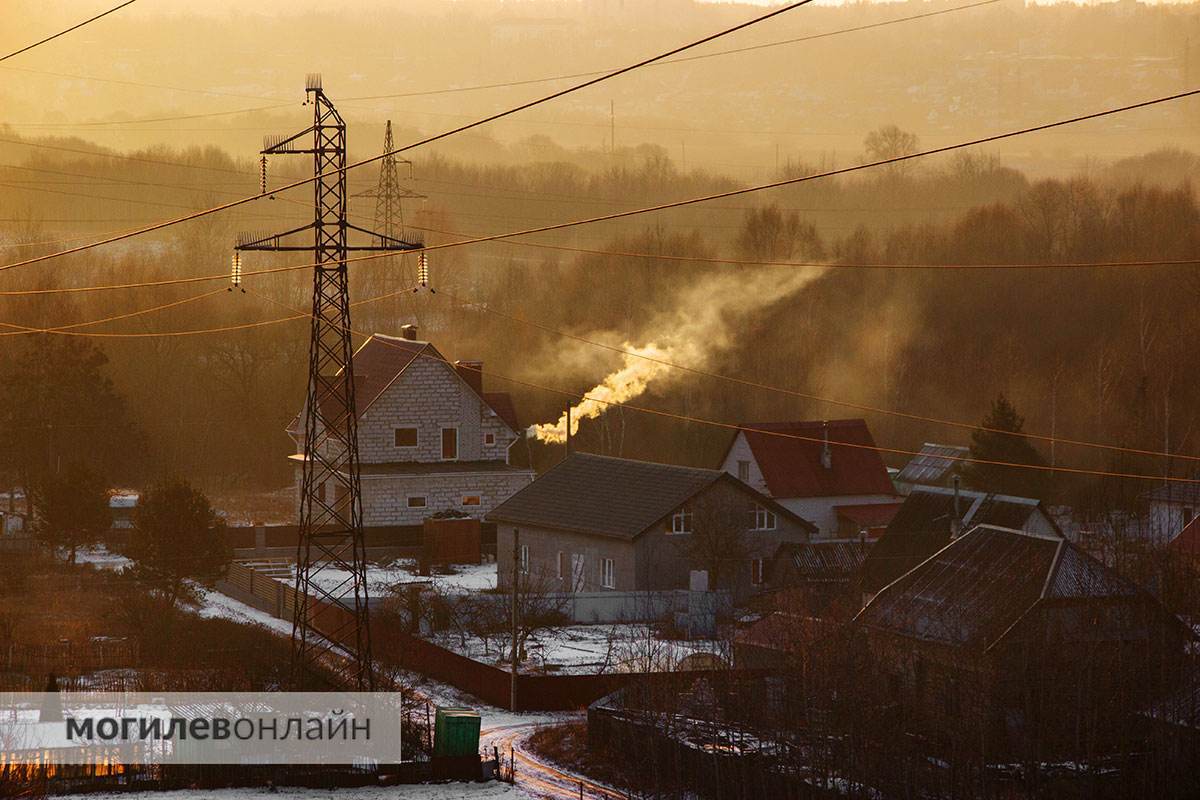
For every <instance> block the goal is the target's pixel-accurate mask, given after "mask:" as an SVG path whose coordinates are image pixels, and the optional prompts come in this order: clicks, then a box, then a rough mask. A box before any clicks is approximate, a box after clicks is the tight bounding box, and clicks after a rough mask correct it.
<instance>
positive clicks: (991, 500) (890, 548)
mask: <svg viewBox="0 0 1200 800" xmlns="http://www.w3.org/2000/svg"><path fill="white" fill-rule="evenodd" d="M958 494H959V502H958V508H959V513H960V514H961V515H962V524H963V528H964V529H966V528H969V527H973V526H975V525H996V526H999V527H1004V528H1023V527H1024V526H1025V525H1026V524H1028V522H1029V518H1030V517H1031V516H1032V515H1033V514H1035V513H1037V512H1038V508H1039V505H1040V504H1039V503H1038V501H1037V500H1033V499H1031V498H1027V497H1012V496H1009V495H989V494H984V493H983V492H974V491H966V490H960V491H959V493H958ZM953 520H954V490H953V489H944V488H940V487H933V486H922V487H918V488H917V489H914V490H913V492H912V493H911V494H910V495H909V496H908V497H906V498H905V500H904V504H903V505H902V506H900V510H899V511H897V512H896V516H895V517H893V518H892V521H891V523H890V524H889V525H888V528H887V530H886V531H885V532H884V534H883V535H882V536H880V537H879V540H878V541H877V542H876V543H875V546H874V547H873V548H872V550H871V553H870V555H868V556H867V561H866V563H865V564H864V565H863V570H862V575H863V579H862V588H863V590H864V591H866V592H877V591H879V590H880V589H882V588H883V587H884V586H886V585H887V584H889V583H891V582H892V581H894V580H895V579H896V578H899V577H900V576H901V575H903V574H904V573H906V572H908V571H909V570H910V569H912V568H913V567H915V566H917V565H918V564H920V563H921V562H922V561H924V560H925V559H927V558H929V556H931V555H933V554H934V553H936V552H937V551H938V550H940V549H941V548H943V547H945V546H946V545H947V544H948V543H949V542H950V533H951V528H952V522H953Z"/></svg>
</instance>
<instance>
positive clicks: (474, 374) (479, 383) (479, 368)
mask: <svg viewBox="0 0 1200 800" xmlns="http://www.w3.org/2000/svg"><path fill="white" fill-rule="evenodd" d="M454 369H455V370H457V371H458V374H459V375H460V376H461V377H462V379H463V380H464V381H466V382H467V384H468V385H470V387H471V388H472V389H474V390H475V393H476V394H479V395H482V394H483V362H482V361H455V362H454Z"/></svg>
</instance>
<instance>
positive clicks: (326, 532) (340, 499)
mask: <svg viewBox="0 0 1200 800" xmlns="http://www.w3.org/2000/svg"><path fill="white" fill-rule="evenodd" d="M305 92H306V95H307V102H309V103H311V104H312V106H313V124H312V126H311V127H309V128H307V129H305V130H303V131H301V132H299V133H297V134H294V135H292V136H282V137H269V138H268V139H267V140H266V143H265V147H264V148H263V150H262V154H263V155H264V156H266V155H284V154H309V153H311V154H312V155H313V169H314V175H315V176H316V181H315V182H314V192H313V200H314V206H315V209H314V217H313V221H312V223H311V224H308V225H304V226H302V227H299V228H294V229H292V230H289V231H284V232H283V233H277V234H269V235H252V236H251V235H242V236H240V237H239V239H238V244H237V249H238V250H239V251H245V250H271V251H311V252H312V253H313V255H314V256H315V257H314V258H313V262H314V270H313V301H312V323H311V338H310V342H309V354H308V394H307V397H306V399H305V404H304V452H303V453H302V454H301V456H302V457H303V480H302V482H301V490H300V540H299V546H298V548H297V553H296V585H297V589H298V590H299V591H298V597H297V602H296V609H295V612H294V616H293V618H292V683H293V686H294V687H295V688H303V687H304V684H305V676H306V674H307V672H308V671H309V669H310V668H312V667H319V668H320V670H321V671H322V672H333V673H335V675H336V677H337V678H338V680H339V682H341V683H342V684H343V685H344V686H346V687H349V688H354V689H359V690H365V689H371V688H374V683H375V676H374V670H373V667H372V661H371V634H370V627H369V624H368V623H369V615H368V610H367V600H368V598H367V580H366V553H365V547H364V542H363V527H362V493H361V482H360V478H359V459H358V417H357V414H356V413H354V409H355V399H354V364H353V346H352V342H351V336H350V333H351V329H350V298H349V291H348V290H349V280H348V275H347V269H346V254H347V252H349V251H351V250H397V251H403V250H414V249H417V248H419V247H420V244H418V243H414V242H410V241H405V240H402V239H399V238H395V237H392V236H389V235H385V234H382V233H377V232H375V231H368V230H365V229H363V228H359V227H357V226H355V225H351V224H350V223H348V222H347V221H346V200H347V196H346V123H345V122H344V121H343V120H342V118H341V116H340V115H339V114H338V112H337V109H336V108H334V106H333V103H332V102H330V100H329V98H328V97H326V96H325V93H324V91H323V90H322V88H321V78H320V76H319V75H309V76H308V80H307V81H306V84H305ZM310 134H311V139H310V138H309V135H310ZM264 182H265V181H264ZM264 191H265V187H264ZM309 230H311V231H312V232H313V235H314V240H313V243H312V244H311V245H308V244H300V243H297V244H289V243H288V242H287V241H285V239H286V238H287V237H290V236H293V235H295V234H300V233H303V232H304V231H309ZM350 231H358V232H360V233H364V234H367V235H368V236H369V237H371V238H370V244H367V245H362V246H352V245H350V244H349V243H348V239H349V233H350ZM324 571H328V572H329V573H330V574H331V575H333V574H337V575H339V576H340V577H341V579H340V580H337V579H334V580H325V581H322V580H320V579H319V577H320V573H321V572H324ZM346 576H348V577H346Z"/></svg>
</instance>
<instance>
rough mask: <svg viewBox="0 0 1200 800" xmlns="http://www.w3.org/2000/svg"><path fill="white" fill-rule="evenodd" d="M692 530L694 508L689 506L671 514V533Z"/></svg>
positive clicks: (689, 531)
mask: <svg viewBox="0 0 1200 800" xmlns="http://www.w3.org/2000/svg"><path fill="white" fill-rule="evenodd" d="M691 532H692V510H691V509H690V508H688V507H687V506H684V507H683V508H681V509H679V510H678V511H676V512H675V513H674V514H672V515H671V533H691Z"/></svg>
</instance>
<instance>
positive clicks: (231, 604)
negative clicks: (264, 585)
mask: <svg viewBox="0 0 1200 800" xmlns="http://www.w3.org/2000/svg"><path fill="white" fill-rule="evenodd" d="M193 588H194V589H195V591H196V596H197V598H198V599H199V600H200V608H199V611H198V613H199V614H200V616H201V617H204V618H205V619H212V618H214V617H217V618H222V619H228V620H233V621H234V622H240V623H242V624H243V625H258V626H259V627H261V628H267V629H269V630H271V631H274V632H275V633H278V634H281V635H283V636H291V635H292V621H291V620H290V619H279V618H278V617H276V616H274V615H273V614H268V613H267V612H266V611H259V610H258V609H257V608H255V607H254V606H248V605H246V604H245V603H243V602H241V601H240V600H234V599H233V598H232V597H230V596H229V595H225V594H221V593H220V592H217V591H213V590H212V589H205V588H204V587H202V586H194V587H193Z"/></svg>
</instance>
